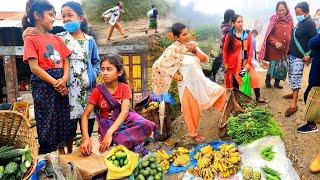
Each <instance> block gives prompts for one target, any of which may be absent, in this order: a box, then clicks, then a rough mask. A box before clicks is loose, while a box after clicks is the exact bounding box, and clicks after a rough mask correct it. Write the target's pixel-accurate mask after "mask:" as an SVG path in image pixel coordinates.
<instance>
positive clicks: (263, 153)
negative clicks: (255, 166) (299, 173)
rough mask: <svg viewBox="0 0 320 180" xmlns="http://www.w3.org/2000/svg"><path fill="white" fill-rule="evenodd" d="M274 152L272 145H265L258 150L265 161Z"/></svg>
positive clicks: (272, 156)
mask: <svg viewBox="0 0 320 180" xmlns="http://www.w3.org/2000/svg"><path fill="white" fill-rule="evenodd" d="M275 154H276V153H275V152H274V151H273V146H269V147H266V148H264V149H262V150H261V151H260V156H261V158H262V159H263V160H265V161H271V160H272V159H273V158H274V156H275Z"/></svg>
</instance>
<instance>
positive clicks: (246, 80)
mask: <svg viewBox="0 0 320 180" xmlns="http://www.w3.org/2000/svg"><path fill="white" fill-rule="evenodd" d="M240 91H241V92H242V93H244V94H245V95H247V96H250V97H251V85H250V76H249V73H248V72H246V73H245V75H244V77H243V78H242V84H241V87H240Z"/></svg>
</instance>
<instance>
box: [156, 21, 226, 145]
mask: <svg viewBox="0 0 320 180" xmlns="http://www.w3.org/2000/svg"><path fill="white" fill-rule="evenodd" d="M172 34H173V36H174V37H175V38H176V41H175V42H174V43H173V44H172V45H170V46H169V47H168V48H167V49H166V50H165V51H164V52H163V54H162V55H161V56H160V58H159V59H158V60H157V61H156V62H155V63H154V64H153V66H152V86H153V87H152V88H153V92H154V93H155V94H156V95H158V96H162V97H163V96H164V95H166V94H167V93H168V90H169V88H170V85H171V81H172V80H175V81H177V82H178V91H179V98H180V102H181V110H182V115H183V117H184V120H185V121H186V124H187V128H188V135H189V136H190V137H191V138H193V140H194V141H195V142H203V141H204V140H205V138H204V137H203V136H201V135H200V133H199V121H200V112H201V111H202V110H206V109H209V108H212V107H215V109H216V110H217V111H219V112H222V110H223V107H224V104H225V98H226V96H225V94H226V93H225V92H226V90H225V88H223V87H221V86H220V85H218V84H216V83H214V82H212V81H211V80H210V79H208V78H206V76H205V75H204V74H203V71H202V69H201V65H200V62H206V63H208V56H207V55H206V54H205V53H203V52H202V51H201V50H200V49H199V48H198V47H197V45H196V43H195V42H194V41H189V30H188V28H187V27H186V26H185V25H183V24H181V23H175V24H173V25H172Z"/></svg>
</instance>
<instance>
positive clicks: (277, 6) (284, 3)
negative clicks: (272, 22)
mask: <svg viewBox="0 0 320 180" xmlns="http://www.w3.org/2000/svg"><path fill="white" fill-rule="evenodd" d="M280 5H283V6H284V7H285V8H286V11H287V12H286V15H287V14H289V8H288V5H287V2H286V1H279V2H278V3H277V5H276V12H277V11H278V8H279V6H280Z"/></svg>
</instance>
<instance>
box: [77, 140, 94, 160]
mask: <svg viewBox="0 0 320 180" xmlns="http://www.w3.org/2000/svg"><path fill="white" fill-rule="evenodd" d="M91 150H92V146H91V141H90V139H89V138H88V139H84V140H83V142H82V144H81V145H80V152H81V153H82V154H83V155H86V156H90V155H91Z"/></svg>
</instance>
